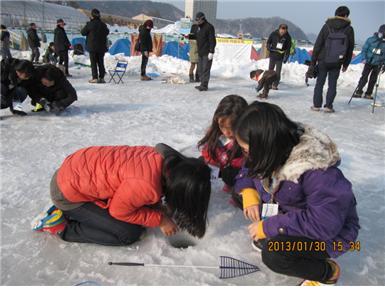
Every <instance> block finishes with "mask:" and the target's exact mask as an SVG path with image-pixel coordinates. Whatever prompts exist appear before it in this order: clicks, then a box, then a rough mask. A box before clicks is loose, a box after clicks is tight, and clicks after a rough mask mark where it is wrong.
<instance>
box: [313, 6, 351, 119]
mask: <svg viewBox="0 0 385 289" xmlns="http://www.w3.org/2000/svg"><path fill="white" fill-rule="evenodd" d="M349 14H350V10H349V8H348V7H346V6H340V7H338V8H337V9H336V11H335V17H332V18H329V19H328V20H327V21H326V23H325V24H324V26H323V27H322V29H321V31H320V33H319V34H318V37H317V40H316V42H315V44H314V48H313V54H312V58H311V65H310V66H309V69H308V72H307V74H308V75H312V74H313V72H314V69H315V66H316V64H318V76H317V82H316V85H315V87H314V95H313V106H312V107H311V110H313V111H320V110H321V107H322V102H323V97H322V92H323V87H324V84H325V81H326V78H328V91H327V94H326V103H325V105H324V112H326V113H333V112H334V108H333V102H334V98H335V97H336V95H337V80H338V78H339V76H340V71H341V67H342V72H345V71H346V70H347V69H348V66H349V64H350V61H351V60H352V56H353V49H354V30H353V27H352V26H351V22H350V19H349V18H348V17H349Z"/></svg>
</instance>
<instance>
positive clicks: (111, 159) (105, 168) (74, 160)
mask: <svg viewBox="0 0 385 289" xmlns="http://www.w3.org/2000/svg"><path fill="white" fill-rule="evenodd" d="M210 194H211V183H210V168H209V167H208V166H207V165H206V164H205V163H204V162H203V161H201V160H199V159H196V158H188V157H185V156H183V155H182V154H180V153H179V152H177V151H175V150H174V149H172V148H171V147H169V146H167V145H165V144H158V145H156V146H155V147H150V146H95V147H88V148H84V149H81V150H79V151H77V152H75V153H73V154H71V155H70V156H68V157H67V158H66V159H65V160H64V162H63V164H62V165H61V166H60V168H59V169H58V170H57V171H56V172H55V174H54V175H53V177H52V181H51V199H52V201H53V203H54V204H55V206H56V207H52V208H51V209H50V210H48V211H47V214H46V216H45V218H43V219H41V220H38V222H37V223H36V226H34V230H36V231H47V232H50V233H52V234H57V235H59V237H60V238H61V239H63V240H64V241H68V242H79V243H95V244H100V245H106V246H125V245H129V244H131V243H133V242H135V241H138V240H139V238H140V236H141V235H142V233H143V231H144V229H145V227H159V228H160V230H161V231H162V233H163V234H164V235H166V236H171V235H173V234H175V233H176V231H177V230H178V228H180V229H182V230H183V229H185V230H187V231H188V232H189V233H190V234H191V235H193V236H196V237H199V238H201V237H203V236H204V234H205V232H206V226H207V210H208V205H209V200H210ZM63 215H64V216H63Z"/></svg>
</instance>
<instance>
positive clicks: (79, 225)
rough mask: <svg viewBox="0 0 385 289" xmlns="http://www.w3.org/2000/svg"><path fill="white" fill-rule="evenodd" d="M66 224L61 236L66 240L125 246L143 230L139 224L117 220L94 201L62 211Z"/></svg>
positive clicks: (134, 239)
mask: <svg viewBox="0 0 385 289" xmlns="http://www.w3.org/2000/svg"><path fill="white" fill-rule="evenodd" d="M63 213H64V215H65V217H66V219H67V220H68V225H67V227H66V229H65V230H64V232H63V233H61V236H60V237H61V238H62V239H63V240H64V241H68V242H78V243H94V244H99V245H105V246H125V245H129V244H131V243H133V242H135V241H137V240H138V239H139V237H140V235H141V234H142V232H143V231H144V228H143V227H142V226H139V225H135V224H129V223H126V222H122V221H119V220H117V219H115V218H113V217H111V215H110V214H109V213H108V210H105V209H102V208H100V207H98V206H97V205H95V204H94V203H85V204H83V205H82V206H80V207H78V208H76V209H73V210H69V211H63Z"/></svg>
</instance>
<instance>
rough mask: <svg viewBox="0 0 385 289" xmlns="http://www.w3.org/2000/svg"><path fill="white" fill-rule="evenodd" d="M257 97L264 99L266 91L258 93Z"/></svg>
mask: <svg viewBox="0 0 385 289" xmlns="http://www.w3.org/2000/svg"><path fill="white" fill-rule="evenodd" d="M257 97H259V98H263V99H266V98H267V94H266V93H260V94H258V96H257Z"/></svg>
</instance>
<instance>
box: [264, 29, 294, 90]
mask: <svg viewBox="0 0 385 289" xmlns="http://www.w3.org/2000/svg"><path fill="white" fill-rule="evenodd" d="M290 48H291V36H290V34H289V32H288V27H287V25H286V24H281V25H279V28H278V29H277V30H275V31H273V32H272V33H271V34H270V36H269V39H268V40H267V49H268V50H269V52H270V56H269V70H274V68H275V72H276V73H277V76H278V77H277V80H275V81H274V82H273V84H272V87H271V89H274V90H278V84H279V81H280V80H281V70H282V64H283V63H286V62H287V61H288V59H289V56H290Z"/></svg>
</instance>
